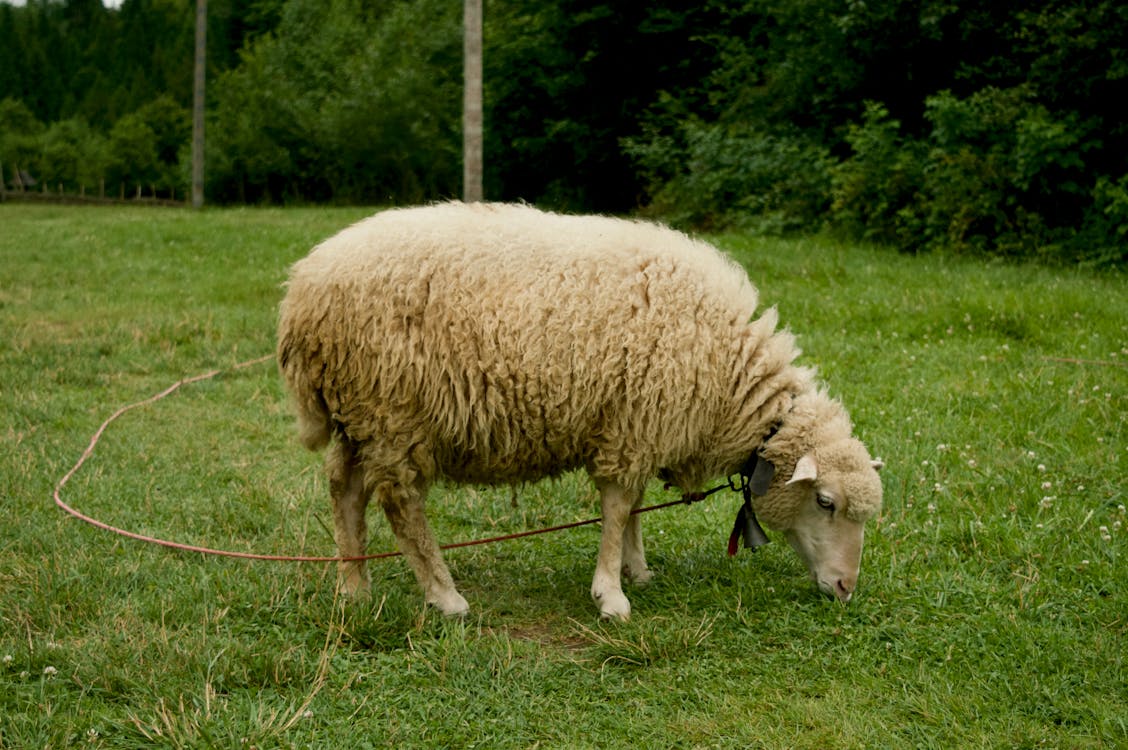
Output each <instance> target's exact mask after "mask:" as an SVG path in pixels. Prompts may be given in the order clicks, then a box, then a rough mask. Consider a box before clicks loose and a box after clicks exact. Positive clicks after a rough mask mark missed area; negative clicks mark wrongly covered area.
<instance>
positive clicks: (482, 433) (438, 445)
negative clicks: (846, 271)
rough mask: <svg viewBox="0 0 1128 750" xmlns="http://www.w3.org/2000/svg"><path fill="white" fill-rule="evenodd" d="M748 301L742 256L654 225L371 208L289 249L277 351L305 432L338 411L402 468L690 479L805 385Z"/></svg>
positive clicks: (343, 425) (386, 460)
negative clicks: (295, 253)
mask: <svg viewBox="0 0 1128 750" xmlns="http://www.w3.org/2000/svg"><path fill="white" fill-rule="evenodd" d="M756 306H757V294H756V290H755V289H754V288H753V286H752V285H751V284H750V283H749V281H748V278H747V276H746V275H745V273H744V271H743V270H742V269H741V268H740V267H739V266H738V265H736V264H735V263H734V262H732V261H731V260H729V259H728V258H726V257H725V256H724V255H722V254H721V253H719V252H718V251H717V250H715V249H714V248H713V247H711V246H709V245H707V244H705V243H702V242H698V241H694V240H691V239H689V238H688V237H686V236H685V235H683V234H681V233H678V232H675V231H672V230H669V229H666V228H664V227H660V226H657V225H653V224H648V223H642V222H630V221H624V220H619V219H612V218H605V217H591V216H564V215H557V214H548V213H544V212H541V211H538V210H536V209H534V208H531V207H529V206H524V205H491V204H485V205H481V204H478V205H463V204H458V203H451V204H444V205H438V206H432V207H428V208H425V209H403V210H393V211H386V212H383V213H380V214H378V215H376V216H374V217H372V218H370V219H368V220H365V221H362V222H360V223H359V224H356V225H354V226H353V227H351V228H349V229H347V230H345V231H344V232H342V233H341V234H339V235H337V236H336V237H334V238H333V239H332V240H330V241H329V242H326V243H324V244H322V245H321V246H319V247H318V248H316V249H315V250H314V251H313V252H312V253H311V254H310V255H309V256H308V257H307V258H305V259H304V260H301V261H299V262H298V263H297V264H295V265H294V267H293V271H292V276H291V281H290V283H289V291H288V293H287V295H286V299H285V301H284V302H283V304H282V308H281V323H280V327H279V355H280V357H279V361H280V363H281V368H282V372H283V374H284V376H285V378H286V381H287V383H288V384H289V385H290V389H291V391H292V392H293V393H294V395H295V396H296V400H297V403H298V407H299V416H300V422H301V433H302V435H303V442H304V443H305V444H306V445H307V446H308V447H310V448H317V447H320V446H322V445H324V444H325V443H326V442H327V440H328V438H329V435H330V432H331V431H332V430H334V429H335V430H337V431H339V432H340V433H341V434H343V435H344V436H346V437H347V438H348V439H349V440H350V441H352V442H353V443H355V444H359V445H366V444H372V443H376V444H379V446H380V448H379V449H378V450H377V451H375V453H377V454H379V458H377V456H375V455H371V456H370V458H372V459H376V462H377V463H382V464H384V466H385V467H386V468H387V467H391V466H399V467H403V468H409V476H403V477H401V479H402V480H403V481H405V483H410V482H411V481H412V476H413V474H411V472H418V473H419V474H421V475H422V477H423V478H424V479H426V480H431V479H434V478H437V477H439V476H444V477H448V478H450V479H453V480H456V481H468V482H512V481H520V480H531V479H537V478H540V477H544V476H548V475H553V474H557V473H560V472H562V471H566V470H569V469H573V468H576V467H580V466H584V467H586V468H587V469H588V471H589V472H590V473H591V475H592V476H593V478H595V479H596V480H597V481H598V480H600V479H609V480H613V481H616V482H618V483H620V484H621V485H623V486H627V487H639V486H640V485H641V484H643V483H645V481H646V480H647V479H649V478H650V477H652V476H654V474H655V473H656V472H657V470H658V469H659V468H662V467H664V468H666V469H667V470H669V471H670V473H671V476H672V477H673V478H674V480H675V482H676V483H677V484H678V485H679V486H681V487H684V488H692V487H696V486H697V485H699V484H700V483H701V482H702V481H704V480H705V479H707V478H709V477H712V476H716V475H719V474H727V473H730V472H732V471H733V470H734V469H735V468H736V467H738V466H739V465H740V464H741V463H742V462H743V461H744V460H745V459H746V458H747V457H748V455H749V453H750V452H752V451H753V450H754V449H755V448H756V447H757V446H758V445H759V442H760V440H761V439H762V438H763V437H764V435H765V434H766V433H767V432H768V431H769V430H770V429H771V427H772V425H773V424H774V423H776V422H777V421H779V420H780V419H781V418H782V417H783V415H784V413H785V412H786V411H787V410H788V409H790V408H791V404H792V399H793V397H794V396H797V395H799V394H801V393H804V392H807V391H809V390H811V388H812V384H811V373H810V372H809V371H808V370H806V369H803V368H797V367H794V366H792V365H791V362H792V360H793V359H794V358H795V357H796V355H797V354H798V353H799V352H798V350H797V349H796V347H795V345H794V340H793V338H792V336H791V335H790V334H789V333H786V332H775V330H774V329H775V325H776V313H775V310H774V309H772V310H768V311H767V312H766V313H765V314H764V315H763V316H762V317H761V318H760V319H758V320H756V321H754V322H752V323H751V324H750V323H749V319H750V318H751V316H752V315H753V313H754V312H755V309H756ZM847 430H848V427H847ZM794 458H798V456H795V457H794ZM792 463H794V461H793V462H792ZM373 468H375V467H373Z"/></svg>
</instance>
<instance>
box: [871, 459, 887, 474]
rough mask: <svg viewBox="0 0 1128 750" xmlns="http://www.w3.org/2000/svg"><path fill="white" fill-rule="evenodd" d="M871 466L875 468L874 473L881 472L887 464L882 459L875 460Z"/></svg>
mask: <svg viewBox="0 0 1128 750" xmlns="http://www.w3.org/2000/svg"><path fill="white" fill-rule="evenodd" d="M870 466H872V467H873V470H874V471H881V470H882V469H884V468H885V462H884V461H882V460H881V459H880V458H875V459H874V460H872V461H870Z"/></svg>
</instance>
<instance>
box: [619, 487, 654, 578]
mask: <svg viewBox="0 0 1128 750" xmlns="http://www.w3.org/2000/svg"><path fill="white" fill-rule="evenodd" d="M641 501H642V495H641V494H640V495H638V496H636V498H635V501H634V503H632V505H631V511H632V513H631V515H630V518H628V519H627V525H626V528H624V529H623V568H622V570H623V575H624V576H626V577H627V578H628V579H630V581H631V582H632V583H634V584H636V585H639V586H642V585H645V584H647V583H650V580H651V579H652V578H653V577H654V574H653V573H652V572H650V569H649V568H648V567H647V566H646V553H645V551H644V550H643V548H642V519H641V518H639V516H638V514H637V513H634V512H633V511H635V510H637V509H638V506H639V505H640V504H641Z"/></svg>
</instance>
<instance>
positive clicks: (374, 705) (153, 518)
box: [0, 205, 1128, 748]
mask: <svg viewBox="0 0 1128 750" xmlns="http://www.w3.org/2000/svg"><path fill="white" fill-rule="evenodd" d="M367 213H369V212H368V211H366V210H364V209H355V208H354V209H340V208H334V209H325V208H309V209H288V210H275V209H256V210H215V211H206V212H203V213H190V212H187V211H183V210H173V209H136V208H120V209H119V208H114V209H99V208H75V207H50V206H34V205H0V418H2V421H0V439H2V441H3V443H2V444H3V450H2V451H0V498H2V502H3V523H2V524H0V748H8V747H11V748H31V747H36V748H38V747H53V748H58V747H70V746H81V747H92V748H93V747H105V748H141V747H146V748H147V747H170V748H189V747H190V748H195V747H223V748H240V747H245V748H250V747H255V748H276V747H278V748H291V747H294V748H298V747H302V748H304V747H311V748H319V747H350V748H365V747H458V748H468V747H489V748H531V747H546V748H547V747H600V748H615V747H639V746H641V747H687V748H688V747H693V748H696V747H701V748H708V747H732V746H750V747H762V748H855V747H934V748H949V747H957V746H963V747H1031V748H1032V747H1070V748H1113V747H1123V746H1125V744H1128V709H1126V708H1125V706H1128V663H1126V657H1128V593H1126V588H1128V585H1126V583H1125V581H1126V579H1128V512H1126V511H1125V504H1126V503H1128V495H1126V492H1125V480H1124V477H1125V476H1126V474H1128V472H1126V471H1125V463H1126V460H1128V440H1126V435H1125V425H1124V422H1125V419H1124V415H1125V412H1126V411H1128V283H1126V281H1125V278H1124V276H1123V275H1122V274H1118V273H1102V274H1095V273H1089V272H1086V271H1081V270H1060V269H1049V268H1043V267H1037V266H1016V265H1005V264H989V263H984V262H982V261H969V260H965V259H960V258H952V257H943V256H921V257H911V256H903V255H897V254H895V253H892V252H890V251H884V250H878V249H873V248H868V247H863V246H856V245H845V244H841V243H838V242H835V241H833V240H830V239H825V238H809V239H762V238H755V237H748V236H741V235H726V236H721V237H716V238H714V239H715V240H716V242H717V244H719V245H720V246H721V247H722V248H724V249H726V250H727V251H729V252H730V253H731V254H732V255H733V256H734V257H735V258H737V259H738V260H739V261H740V262H741V263H742V264H744V265H745V266H746V267H747V268H748V270H749V273H750V276H751V278H752V280H753V281H754V282H755V283H756V285H757V286H758V287H759V288H760V290H761V297H762V302H763V304H765V305H777V306H778V307H779V309H780V318H781V320H782V321H783V322H784V324H785V325H787V326H788V327H790V328H791V329H792V330H793V331H795V333H796V334H797V335H798V338H799V343H800V345H801V346H802V348H803V349H804V352H805V354H804V355H803V357H802V359H801V361H802V362H804V363H808V364H815V365H817V366H818V368H819V371H820V373H821V376H822V378H823V379H824V380H825V382H826V383H827V384H828V385H829V387H830V391H831V393H832V394H833V395H835V396H836V397H838V398H840V399H841V400H842V401H843V402H844V403H845V404H846V406H847V408H848V409H849V410H850V412H851V415H852V416H853V418H854V422H855V425H856V428H857V429H856V433H857V434H858V435H859V436H860V437H861V438H862V439H863V440H865V441H866V442H867V444H868V445H869V447H870V449H871V451H872V452H873V453H874V455H877V456H881V457H882V458H884V460H885V462H886V468H885V470H884V474H883V477H884V482H885V493H886V500H885V509H884V511H883V513H882V514H881V516H880V517H879V518H878V519H876V521H875V522H872V523H871V525H870V527H869V529H868V531H867V547H866V550H865V553H864V556H863V562H862V576H861V580H860V584H859V589H858V592H857V596H856V597H855V599H854V601H853V602H851V603H850V604H849V605H847V606H842V605H839V604H837V603H836V602H834V601H831V600H829V599H826V598H824V597H822V596H821V595H819V594H818V593H817V591H816V590H815V588H814V586H813V585H812V584H811V583H810V582H809V581H808V580H807V579H806V574H805V569H804V568H803V566H802V564H801V562H800V561H799V560H798V558H797V557H796V556H795V555H794V553H793V552H792V551H791V550H790V549H789V548H788V547H787V545H786V543H784V542H783V540H782V539H781V538H779V537H775V539H774V542H775V543H773V544H771V545H768V546H767V547H765V548H763V549H761V550H760V551H759V552H758V553H756V554H755V555H753V554H751V553H748V552H742V553H741V554H739V555H738V556H737V557H734V558H728V557H726V555H725V543H726V539H727V535H728V532H729V530H730V528H731V523H732V518H733V514H734V513H735V512H736V508H737V506H738V505H739V500H738V498H737V497H736V496H735V495H733V494H731V493H727V492H725V493H718V494H717V495H714V496H713V497H711V498H710V499H709V500H708V501H706V502H704V503H701V504H699V505H695V506H693V507H675V508H671V509H667V510H663V511H658V512H655V513H651V514H648V515H647V516H646V517H645V518H644V521H643V525H644V528H645V530H646V534H647V544H648V546H647V552H648V558H649V559H650V562H651V565H652V567H653V568H654V569H655V572H656V578H655V581H654V582H653V583H652V584H651V585H650V586H649V587H647V588H644V589H633V590H628V592H627V593H628V595H629V596H630V597H631V602H632V605H633V608H634V611H633V616H632V620H631V621H630V622H629V623H626V624H616V623H603V622H600V621H599V619H598V616H597V610H596V608H595V606H594V605H593V604H592V602H591V601H590V598H589V595H588V587H589V584H590V580H591V572H592V568H593V566H594V562H595V553H596V547H597V543H598V541H597V540H598V526H588V527H584V528H581V529H574V530H570V531H564V532H560V533H558V534H552V535H546V536H539V537H534V538H530V539H523V540H517V541H511V542H506V543H503V544H499V545H491V546H486V547H474V548H468V549H461V550H452V551H450V552H448V553H447V560H448V563H449V564H450V566H451V570H452V572H453V574H454V576H455V579H456V581H457V582H458V583H459V586H460V589H461V590H462V592H463V594H464V595H465V596H466V598H467V599H468V600H469V602H470V606H471V608H472V614H471V616H470V617H469V618H467V619H466V620H465V621H447V620H444V619H443V618H442V617H440V616H439V615H437V614H435V613H433V612H429V611H427V610H425V609H424V608H423V605H422V598H421V596H420V594H419V591H418V589H417V587H416V584H415V581H414V578H413V577H412V575H411V573H410V572H409V571H408V570H407V568H406V566H405V564H404V563H403V561H402V560H400V559H393V560H390V561H386V562H375V563H372V564H371V565H372V568H371V569H372V575H373V591H374V596H373V598H372V600H371V601H369V602H342V601H340V600H338V599H337V598H336V597H335V595H334V575H335V571H334V569H333V567H332V566H331V565H324V564H295V563H274V562H248V561H242V560H231V559H220V558H214V557H204V556H201V555H199V554H195V553H184V552H174V551H170V550H166V549H162V548H158V547H154V546H150V545H145V544H142V543H139V542H135V541H130V540H127V539H124V538H121V537H118V536H115V535H112V534H110V533H108V532H105V531H101V530H98V529H95V528H93V527H91V526H88V525H86V524H84V523H82V522H80V521H78V520H76V519H74V518H71V517H69V516H67V515H65V514H64V513H62V512H61V511H59V510H58V509H57V508H56V507H55V505H54V503H53V502H52V500H51V493H52V488H53V487H54V485H55V483H56V482H57V481H58V479H59V478H60V477H61V476H62V475H63V474H64V473H65V472H66V471H67V470H68V469H69V468H70V467H71V466H72V465H73V464H74V462H75V461H76V460H77V458H78V457H79V455H80V454H81V453H82V451H83V449H84V448H85V447H86V445H87V443H88V441H89V439H90V436H91V434H92V433H93V432H94V431H95V429H97V427H98V426H99V424H101V422H102V420H103V419H105V418H106V417H107V416H109V414H110V413H111V412H113V411H114V410H115V409H116V408H118V407H119V406H122V405H124V404H127V403H132V402H135V401H139V400H141V399H144V398H147V397H148V396H151V395H152V394H154V393H157V392H158V391H161V390H163V389H164V388H166V387H167V386H169V385H171V384H172V383H174V382H175V381H178V380H180V379H181V378H183V377H185V376H190V375H195V374H197V373H201V372H205V371H208V370H211V369H213V368H227V367H229V366H230V365H233V364H235V363H238V362H242V361H245V360H250V359H252V358H255V357H258V356H260V355H263V354H268V353H270V352H271V351H272V350H273V346H274V325H275V308H276V305H277V303H278V301H279V299H280V298H281V288H280V285H281V283H282V281H283V280H284V278H285V274H286V269H287V267H288V266H289V264H290V263H292V262H293V261H294V260H296V259H297V258H299V257H301V256H302V255H304V254H305V253H306V252H308V250H309V248H310V247H311V246H312V245H313V244H314V243H315V242H316V241H318V240H319V239H322V238H324V237H326V236H328V235H329V234H332V233H333V232H335V231H336V230H337V229H339V228H341V227H343V226H345V225H346V224H348V223H350V222H352V221H354V220H356V219H358V218H360V217H361V216H363V215H366V214H367ZM673 498H674V495H673V494H671V493H667V492H664V491H663V490H662V488H661V486H660V485H659V484H658V483H657V482H655V483H654V484H653V485H652V487H651V490H650V492H649V493H648V497H647V500H648V502H662V501H665V500H669V499H673ZM63 499H64V500H66V501H67V502H69V503H71V504H72V505H74V506H75V507H76V508H78V509H79V510H81V511H83V512H85V513H88V514H90V515H93V516H95V517H97V518H99V519H101V520H103V521H106V522H109V523H112V524H115V525H118V526H122V527H125V528H128V529H130V530H132V531H136V532H140V533H146V534H152V535H156V536H160V537H166V538H172V539H175V540H177V541H182V542H188V543H193V544H200V545H205V546H217V547H222V548H226V549H234V550H245V551H255V552H267V553H304V554H310V555H331V554H333V553H334V546H333V541H332V534H331V532H330V530H329V529H330V528H331V526H332V519H331V514H330V511H329V501H328V493H327V489H326V486H325V480H324V478H323V476H322V474H321V471H320V456H316V455H313V454H309V453H307V452H305V451H304V450H302V449H301V448H300V446H299V445H298V444H297V441H296V440H295V438H294V433H293V426H292V420H291V417H290V411H289V406H288V404H287V403H286V401H285V399H284V397H283V393H282V390H281V384H280V381H279V378H278V375H277V372H276V370H275V368H274V365H273V363H265V364H261V365H257V366H252V367H249V368H246V369H243V370H239V371H233V372H228V373H225V374H223V375H221V376H220V377H217V378H215V379H212V380H207V381H203V382H200V383H195V384H192V385H188V386H185V387H184V388H183V389H181V390H180V391H179V392H177V393H176V394H175V395H173V396H170V397H168V398H166V399H164V400H162V401H160V402H157V403H155V404H152V405H151V406H148V407H144V408H141V409H137V410H135V411H133V412H130V413H129V414H127V415H125V416H124V417H122V418H121V419H120V420H119V421H118V422H116V423H115V424H114V425H113V426H111V427H110V429H109V430H108V431H107V432H106V434H105V437H104V438H103V439H102V440H101V442H100V443H99V445H98V447H97V450H96V452H95V454H94V456H93V458H92V459H91V461H90V462H89V463H88V464H87V465H86V466H85V467H84V468H83V469H82V470H81V471H80V472H79V473H77V474H76V475H75V477H74V478H73V479H72V480H71V481H70V483H69V484H68V485H67V486H66V488H65V489H64V491H63ZM597 506H598V503H597V499H596V495H595V493H594V491H593V489H592V488H591V487H590V486H589V485H588V483H587V481H586V479H585V478H584V477H582V476H565V477H563V478H561V479H560V480H557V481H554V482H546V483H542V484H538V485H534V486H527V487H524V488H521V489H520V491H519V492H518V493H517V498H516V504H515V505H514V504H513V503H512V502H511V498H510V493H509V491H508V490H506V489H501V490H492V489H486V488H480V487H464V488H453V487H440V488H436V490H435V491H434V492H433V493H432V495H431V502H430V504H429V507H430V515H431V519H432V523H433V524H434V526H435V530H436V533H437V534H438V536H439V538H440V540H441V541H443V542H453V541H461V540H465V539H473V538H477V537H483V536H493V535H497V534H503V533H510V532H517V531H523V530H526V529H531V528H536V527H540V526H545V525H551V524H559V523H567V522H569V521H574V520H581V519H585V518H589V517H591V516H593V515H597V514H598V510H597ZM371 521H372V541H371V545H370V547H371V549H372V551H374V552H375V551H380V550H384V549H392V548H393V546H394V543H393V540H392V537H391V534H390V532H389V531H388V529H387V527H386V524H385V523H384V522H383V519H382V518H379V517H378V516H376V515H373V516H372V517H371ZM769 535H771V533H770V532H769Z"/></svg>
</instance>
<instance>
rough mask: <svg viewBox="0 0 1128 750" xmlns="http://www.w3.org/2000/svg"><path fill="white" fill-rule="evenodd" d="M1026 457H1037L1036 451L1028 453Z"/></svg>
mask: <svg viewBox="0 0 1128 750" xmlns="http://www.w3.org/2000/svg"><path fill="white" fill-rule="evenodd" d="M1026 457H1027V458H1034V457H1035V453H1034V451H1026Z"/></svg>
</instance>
